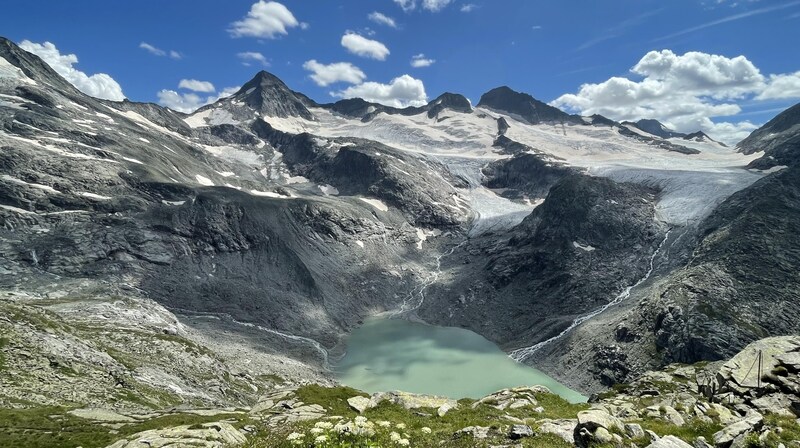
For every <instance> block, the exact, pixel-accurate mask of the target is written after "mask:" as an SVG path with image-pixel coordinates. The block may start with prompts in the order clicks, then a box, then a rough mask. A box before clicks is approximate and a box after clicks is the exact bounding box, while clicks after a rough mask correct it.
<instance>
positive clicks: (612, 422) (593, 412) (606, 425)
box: [574, 409, 625, 447]
mask: <svg viewBox="0 0 800 448" xmlns="http://www.w3.org/2000/svg"><path fill="white" fill-rule="evenodd" d="M624 429H625V425H624V424H623V423H622V421H621V420H620V419H618V418H616V417H614V416H613V415H611V414H609V413H608V412H606V411H604V410H602V409H589V410H587V411H581V412H579V413H578V425H577V426H575V432H574V442H575V444H576V445H578V446H579V447H589V446H591V445H593V444H596V443H600V444H603V443H610V442H611V441H613V440H614V435H615V434H612V433H611V431H612V430H616V431H623V430H624Z"/></svg>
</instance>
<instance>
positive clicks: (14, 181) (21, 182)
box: [0, 174, 61, 194]
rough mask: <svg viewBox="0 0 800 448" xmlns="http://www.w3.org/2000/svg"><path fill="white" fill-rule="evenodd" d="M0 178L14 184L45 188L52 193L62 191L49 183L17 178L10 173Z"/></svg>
mask: <svg viewBox="0 0 800 448" xmlns="http://www.w3.org/2000/svg"><path fill="white" fill-rule="evenodd" d="M0 179H3V180H5V181H7V182H11V183H14V184H17V185H27V186H29V187H31V188H37V189H39V190H44V191H46V192H48V193H52V194H59V193H61V192H60V191H58V190H56V189H55V188H53V187H51V186H49V185H42V184H36V183H31V182H25V181H24V180H22V179H17V178H16V177H12V176H9V175H8V174H3V175H2V176H0Z"/></svg>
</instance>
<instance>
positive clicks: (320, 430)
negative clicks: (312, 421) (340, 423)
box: [308, 427, 325, 434]
mask: <svg viewBox="0 0 800 448" xmlns="http://www.w3.org/2000/svg"><path fill="white" fill-rule="evenodd" d="M308 432H310V433H311V434H322V433H323V432H325V430H324V429H322V428H317V427H314V428H311V429H310V430H309V431H308Z"/></svg>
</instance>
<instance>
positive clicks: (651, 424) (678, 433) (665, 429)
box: [637, 418, 723, 443]
mask: <svg viewBox="0 0 800 448" xmlns="http://www.w3.org/2000/svg"><path fill="white" fill-rule="evenodd" d="M637 423H639V424H640V425H642V428H644V429H649V430H651V431H653V432H654V433H656V434H658V435H659V436H666V435H673V436H675V437H677V438H679V439H681V440H683V441H685V442H687V443H692V442H694V440H695V439H697V438H698V437H700V436H703V437H705V438H706V440H714V433H715V432H717V431H719V430H721V429H722V428H723V426H722V425H720V424H719V423H706V422H702V421H700V420H689V421H687V422H686V424H685V425H682V426H677V425H673V424H672V423H668V422H666V421H664V420H661V419H656V418H654V419H645V420H642V421H639V422H637Z"/></svg>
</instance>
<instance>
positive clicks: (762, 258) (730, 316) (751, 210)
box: [654, 168, 800, 362]
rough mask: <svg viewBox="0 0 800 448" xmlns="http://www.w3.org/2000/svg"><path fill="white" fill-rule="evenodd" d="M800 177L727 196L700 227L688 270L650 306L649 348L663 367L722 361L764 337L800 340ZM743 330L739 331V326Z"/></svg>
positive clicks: (792, 173)
mask: <svg viewBox="0 0 800 448" xmlns="http://www.w3.org/2000/svg"><path fill="white" fill-rule="evenodd" d="M799 193H800V169H798V168H790V169H787V170H784V171H782V172H779V173H777V174H775V175H773V176H770V177H768V178H766V179H763V180H762V181H760V182H757V183H756V184H755V185H753V186H752V187H751V188H748V189H747V190H744V191H742V192H740V193H738V194H735V195H733V196H732V197H731V198H729V199H728V200H727V201H726V202H725V203H723V204H722V205H721V206H720V207H719V208H718V209H717V211H715V212H714V213H713V214H712V216H710V217H709V218H708V219H707V220H706V222H705V223H704V224H703V226H702V227H703V235H705V236H704V238H703V239H702V241H701V242H700V244H699V246H698V247H697V249H696V250H695V254H694V257H693V259H692V261H691V262H690V264H689V265H688V266H686V267H685V268H684V269H682V270H680V271H678V272H677V273H676V274H673V280H671V281H670V282H669V283H668V284H667V286H666V288H665V289H664V290H662V291H661V292H660V297H659V298H658V299H657V301H656V304H657V305H656V306H658V308H656V310H657V311H656V316H654V317H655V319H654V322H655V327H654V328H655V333H656V336H657V339H656V344H657V346H658V347H659V348H660V349H663V350H664V353H665V358H666V359H667V360H669V361H681V362H694V361H698V360H704V359H705V360H708V359H712V360H715V359H725V358H727V357H730V356H733V355H734V354H735V353H736V352H738V351H739V350H741V349H742V348H743V347H744V346H745V345H746V344H747V343H749V342H751V341H754V340H756V339H759V338H761V337H764V336H766V335H769V334H795V333H798V332H800V326H799V325H800V324H799V322H800V320H799V319H800V304H798V302H797V297H798V294H800V293H799V292H798V289H797V285H800V277H798V274H797V271H796V270H795V269H794V268H793V267H792V266H795V265H796V263H798V262H800V258H798V254H800V245H799V244H800V241H798V240H797V239H796V238H794V237H792V236H790V235H792V234H794V232H798V231H800V227H798V224H797V223H798V221H797V220H798V219H799V218H800V202H798V197H799V196H798V194H799ZM745 322H746V323H747V324H746V325H745Z"/></svg>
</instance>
